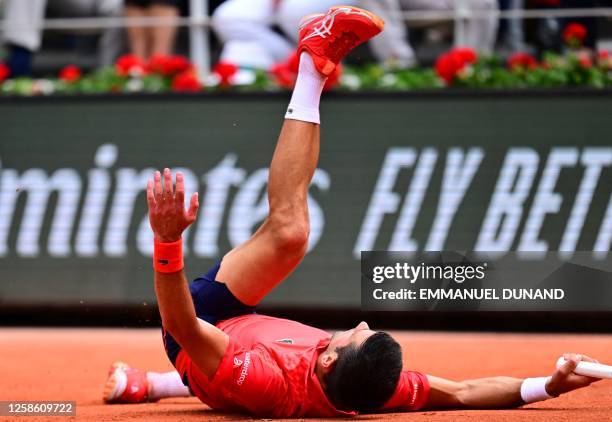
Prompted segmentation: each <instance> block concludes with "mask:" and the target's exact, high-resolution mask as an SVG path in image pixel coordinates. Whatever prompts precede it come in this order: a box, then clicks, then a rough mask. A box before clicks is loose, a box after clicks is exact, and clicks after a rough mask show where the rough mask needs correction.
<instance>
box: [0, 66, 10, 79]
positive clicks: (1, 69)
mask: <svg viewBox="0 0 612 422" xmlns="http://www.w3.org/2000/svg"><path fill="white" fill-rule="evenodd" d="M10 74H11V69H9V67H8V66H7V65H5V64H4V63H0V83H2V82H3V81H4V80H5V79H6V78H8V77H9V75H10Z"/></svg>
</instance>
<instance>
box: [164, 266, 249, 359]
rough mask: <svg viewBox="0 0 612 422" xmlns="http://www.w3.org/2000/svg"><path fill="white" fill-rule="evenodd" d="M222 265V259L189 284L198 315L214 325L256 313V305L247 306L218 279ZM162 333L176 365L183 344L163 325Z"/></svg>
mask: <svg viewBox="0 0 612 422" xmlns="http://www.w3.org/2000/svg"><path fill="white" fill-rule="evenodd" d="M220 267H221V261H219V262H218V263H217V265H215V266H214V267H213V268H211V269H210V271H208V272H207V273H206V274H204V275H202V276H200V277H198V278H196V279H195V280H193V281H192V282H191V284H190V285H189V291H190V292H191V299H192V300H193V305H194V307H195V311H196V315H197V317H198V318H200V319H202V320H204V321H206V322H209V323H210V324H213V325H217V322H219V321H222V320H224V319H229V318H234V317H237V316H240V315H246V314H252V313H255V307H254V306H247V305H245V304H244V303H242V302H240V301H239V300H238V299H237V298H236V296H234V295H233V293H232V292H230V291H229V289H228V288H227V286H226V285H225V283H220V282H218V281H217V280H216V277H217V273H218V272H219V268H220ZM162 335H163V339H164V348H165V349H166V354H167V355H168V358H170V362H172V364H173V365H174V364H175V362H176V357H177V356H178V354H179V352H180V351H181V346H180V345H179V344H178V343H177V342H176V340H175V339H174V338H173V337H172V336H171V335H170V333H169V332H168V331H166V330H165V329H164V328H163V327H162Z"/></svg>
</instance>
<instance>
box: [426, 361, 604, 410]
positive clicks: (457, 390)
mask: <svg viewBox="0 0 612 422" xmlns="http://www.w3.org/2000/svg"><path fill="white" fill-rule="evenodd" d="M565 358H566V359H567V362H566V363H565V364H564V365H563V366H561V367H559V368H558V369H557V370H556V371H555V372H554V373H553V375H552V376H551V377H550V378H549V379H546V380H544V379H542V382H543V384H542V388H544V389H545V393H546V394H548V396H551V397H557V396H559V395H561V394H563V393H567V392H569V391H573V390H576V389H578V388H582V387H586V386H588V385H590V384H591V383H593V382H595V381H597V379H596V378H591V377H585V376H581V375H576V374H574V373H573V371H574V369H576V366H577V365H578V362H580V360H584V361H587V362H595V360H594V359H591V358H589V357H588V356H581V355H575V354H567V355H565ZM427 379H428V381H429V385H430V392H429V396H428V399H427V402H426V404H425V406H424V408H426V409H440V408H455V409H494V408H512V407H519V406H522V405H524V404H526V402H525V400H523V395H522V393H521V388H522V387H523V383H524V382H525V380H524V379H520V378H511V377H491V378H480V379H473V380H466V381H459V382H457V381H450V380H447V379H443V378H438V377H434V376H430V375H428V376H427ZM530 380H535V379H530ZM532 384H533V383H532ZM535 384H536V387H537V382H536V383H535ZM523 390H525V388H523ZM527 390H529V388H527ZM523 394H525V391H523ZM527 394H529V391H527Z"/></svg>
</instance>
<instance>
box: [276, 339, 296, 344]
mask: <svg viewBox="0 0 612 422" xmlns="http://www.w3.org/2000/svg"><path fill="white" fill-rule="evenodd" d="M276 341H277V342H278V343H285V344H293V339H291V338H281V339H278V340H276Z"/></svg>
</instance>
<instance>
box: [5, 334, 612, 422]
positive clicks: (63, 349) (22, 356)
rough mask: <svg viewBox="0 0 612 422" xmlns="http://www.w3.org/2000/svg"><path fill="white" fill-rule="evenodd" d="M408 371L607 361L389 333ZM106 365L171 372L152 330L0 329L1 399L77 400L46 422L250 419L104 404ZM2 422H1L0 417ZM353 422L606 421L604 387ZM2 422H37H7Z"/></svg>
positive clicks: (532, 339)
mask: <svg viewBox="0 0 612 422" xmlns="http://www.w3.org/2000/svg"><path fill="white" fill-rule="evenodd" d="M393 334H395V335H396V337H397V338H398V339H399V340H400V341H401V343H402V345H403V347H404V358H405V363H406V365H407V366H408V367H409V368H412V369H415V370H419V371H422V372H425V373H430V374H432V375H439V376H444V377H449V378H454V379H462V378H476V377H486V376H492V375H510V376H517V377H525V376H541V375H546V374H549V373H550V372H551V371H552V369H553V365H554V362H555V361H556V359H557V358H558V356H559V355H560V354H561V353H562V352H564V351H576V352H580V353H585V354H588V355H591V356H593V357H595V358H597V359H599V360H600V361H602V362H612V336H610V335H607V336H604V335H552V334H546V335H542V334H470V333H413V332H395V333H393ZM114 360H125V361H126V362H128V363H130V364H132V365H134V366H139V367H142V368H149V369H151V370H156V371H164V370H169V369H170V368H171V366H170V364H169V363H168V361H167V359H166V357H165V355H164V353H163V349H162V343H161V341H160V335H159V332H158V330H150V329H147V330H133V329H0V374H2V377H0V399H1V400H76V402H77V416H76V417H72V418H61V417H57V418H56V417H54V418H52V419H51V420H52V421H55V420H62V419H77V420H84V421H87V420H90V421H120V420H138V419H139V420H142V421H196V420H197V421H216V420H253V419H254V420H258V418H249V417H243V416H240V415H230V414H223V413H218V412H214V411H212V410H210V409H208V408H206V406H204V405H203V404H201V403H200V402H199V401H198V400H197V399H195V398H191V399H167V400H164V401H161V402H159V403H152V404H143V405H112V406H110V405H104V404H102V401H101V391H102V386H103V382H104V380H105V376H106V371H107V369H108V366H109V364H110V363H111V362H112V361H114ZM0 419H2V418H1V417H0ZM358 419H359V420H381V419H393V420H400V421H404V420H405V421H417V420H419V421H427V422H435V421H467V420H470V421H479V420H483V421H484V420H486V421H519V420H529V421H531V422H539V421H577V420H580V421H583V420H584V421H599V420H612V381H602V382H600V383H598V384H595V385H593V386H591V387H590V388H587V389H584V390H581V391H576V392H573V393H570V394H569V395H566V396H563V397H561V398H558V399H555V400H549V401H547V402H543V403H537V404H533V405H531V406H528V407H526V408H524V409H517V410H488V411H427V412H415V413H404V414H387V415H366V416H360V417H359V418H358ZM4 420H24V421H35V420H43V418H36V417H29V416H28V417H21V418H18V417H9V418H5V419H4Z"/></svg>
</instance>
